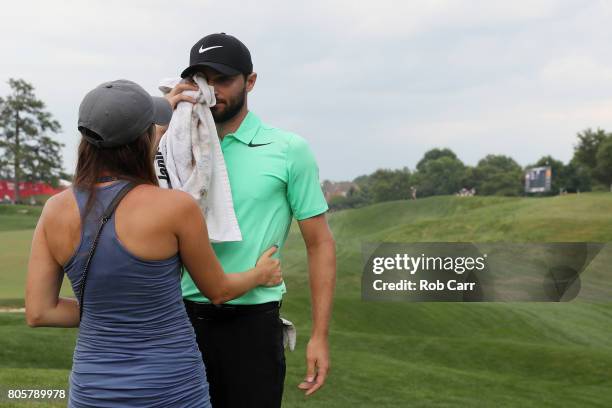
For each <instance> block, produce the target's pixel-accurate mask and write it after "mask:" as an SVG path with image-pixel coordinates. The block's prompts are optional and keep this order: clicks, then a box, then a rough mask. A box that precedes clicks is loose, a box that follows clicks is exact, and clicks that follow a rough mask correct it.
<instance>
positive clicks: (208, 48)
mask: <svg viewBox="0 0 612 408" xmlns="http://www.w3.org/2000/svg"><path fill="white" fill-rule="evenodd" d="M202 47H203V46H202V45H200V49H199V50H198V53H200V54H202V53H204V52H206V51H208V50H212V49H213V48H221V47H223V46H222V45H213V46H212V47H206V48H202Z"/></svg>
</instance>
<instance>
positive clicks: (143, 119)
mask: <svg viewBox="0 0 612 408" xmlns="http://www.w3.org/2000/svg"><path fill="white" fill-rule="evenodd" d="M171 118H172V107H171V106H170V103H169V102H168V101H167V100H166V98H161V97H157V96H151V95H149V93H148V92H147V91H145V90H144V89H143V88H142V87H141V86H140V85H138V84H137V83H135V82H132V81H128V80H127V79H119V80H116V81H111V82H105V83H103V84H100V85H98V86H97V87H96V88H94V89H92V90H91V91H89V92H88V93H87V95H85V97H84V98H83V101H82V102H81V106H79V122H78V129H79V131H80V132H81V134H82V135H83V137H84V138H85V139H86V140H87V141H88V142H90V143H91V144H93V145H96V146H98V147H101V148H106V147H117V146H122V145H125V144H128V143H130V142H133V141H134V140H136V139H138V138H139V137H140V136H141V135H143V134H144V133H145V132H146V131H147V129H149V127H150V126H151V125H152V124H156V125H167V124H168V123H170V119H171ZM86 130H88V131H89V132H87V131H86ZM91 133H93V135H92V134H91ZM95 136H99V137H95Z"/></svg>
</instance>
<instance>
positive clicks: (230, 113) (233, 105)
mask: <svg viewBox="0 0 612 408" xmlns="http://www.w3.org/2000/svg"><path fill="white" fill-rule="evenodd" d="M245 94H246V92H245V89H243V90H242V92H240V96H238V99H235V100H233V101H231V100H229V99H228V100H226V101H225V109H224V110H223V111H220V112H219V111H217V110H216V109H214V107H213V109H211V113H212V116H213V119H214V120H215V123H225V122H227V121H228V120H231V119H232V118H233V117H234V116H236V115H237V114H238V112H240V110H241V109H242V107H243V106H244V97H245Z"/></svg>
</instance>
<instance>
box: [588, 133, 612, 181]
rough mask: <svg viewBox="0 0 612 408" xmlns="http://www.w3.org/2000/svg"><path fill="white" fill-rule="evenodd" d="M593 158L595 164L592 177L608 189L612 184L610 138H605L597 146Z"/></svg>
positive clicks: (611, 138)
mask: <svg viewBox="0 0 612 408" xmlns="http://www.w3.org/2000/svg"><path fill="white" fill-rule="evenodd" d="M595 157H596V163H597V164H596V166H595V169H594V171H593V176H594V178H595V179H596V180H597V181H599V182H600V183H603V184H604V185H605V186H606V187H608V186H610V184H612V137H608V138H606V139H605V140H604V141H602V142H601V143H600V144H599V147H598V148H597V154H596V156H595Z"/></svg>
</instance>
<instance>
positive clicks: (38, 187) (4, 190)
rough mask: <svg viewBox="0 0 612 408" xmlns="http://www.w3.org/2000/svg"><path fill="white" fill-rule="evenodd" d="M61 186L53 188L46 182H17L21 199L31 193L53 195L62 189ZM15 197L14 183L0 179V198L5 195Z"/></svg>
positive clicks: (31, 194) (12, 198)
mask: <svg viewBox="0 0 612 408" xmlns="http://www.w3.org/2000/svg"><path fill="white" fill-rule="evenodd" d="M62 190H63V189H62V188H53V187H51V186H50V185H49V184H46V183H40V182H37V183H32V182H29V181H25V182H21V183H19V195H20V197H21V198H22V199H24V198H28V197H30V196H33V195H49V196H50V195H53V194H57V193H59V192H60V191H62ZM7 196H8V197H9V198H10V199H11V200H14V199H15V183H13V182H12V181H7V180H0V200H2V199H4V198H5V197H7Z"/></svg>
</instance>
